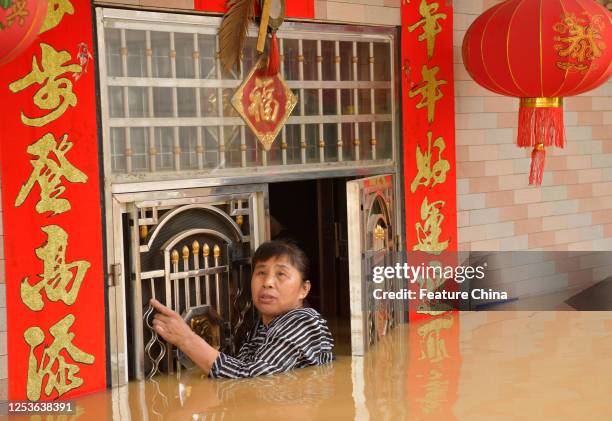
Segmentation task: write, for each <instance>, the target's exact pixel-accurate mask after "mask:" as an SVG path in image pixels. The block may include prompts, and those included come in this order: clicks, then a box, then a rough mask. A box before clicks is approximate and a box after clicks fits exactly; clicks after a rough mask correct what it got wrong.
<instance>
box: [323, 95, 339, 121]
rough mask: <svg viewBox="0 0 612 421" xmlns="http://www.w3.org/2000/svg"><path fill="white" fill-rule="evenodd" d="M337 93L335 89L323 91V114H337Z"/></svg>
mask: <svg viewBox="0 0 612 421" xmlns="http://www.w3.org/2000/svg"><path fill="white" fill-rule="evenodd" d="M337 96H338V95H337V91H336V90H335V89H323V114H324V115H336V114H338V101H337Z"/></svg>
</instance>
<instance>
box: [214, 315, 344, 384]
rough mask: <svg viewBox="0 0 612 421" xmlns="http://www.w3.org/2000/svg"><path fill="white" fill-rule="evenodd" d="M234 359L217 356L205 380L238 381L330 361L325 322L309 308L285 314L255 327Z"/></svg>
mask: <svg viewBox="0 0 612 421" xmlns="http://www.w3.org/2000/svg"><path fill="white" fill-rule="evenodd" d="M249 336H250V338H249V340H248V341H247V342H246V343H245V344H244V345H242V347H241V348H240V352H239V353H238V356H237V357H231V356H229V355H227V354H224V353H221V354H219V357H218V358H217V359H216V360H215V362H214V363H213V365H212V367H211V369H210V372H209V373H208V376H209V377H213V378H219V377H226V378H233V379H236V378H241V377H255V376H261V375H265V374H274V373H282V372H285V371H288V370H291V369H294V368H301V367H308V366H311V365H321V364H327V363H329V362H331V360H332V359H333V354H332V347H333V346H334V340H333V338H332V336H331V333H330V332H329V329H328V328H327V322H326V321H325V319H323V317H321V315H320V314H319V313H318V312H317V311H316V310H315V309H313V308H298V309H294V310H291V311H288V312H287V313H285V314H282V315H280V316H278V317H276V318H275V319H274V320H272V321H271V322H270V323H269V324H268V326H265V325H264V324H263V323H262V322H261V320H260V321H259V322H258V323H257V325H256V326H255V328H254V329H253V331H252V332H251V335H249Z"/></svg>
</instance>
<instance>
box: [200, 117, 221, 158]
mask: <svg viewBox="0 0 612 421" xmlns="http://www.w3.org/2000/svg"><path fill="white" fill-rule="evenodd" d="M202 129H203V133H204V167H206V168H217V167H218V166H219V128H218V127H212V126H211V127H203V128H202Z"/></svg>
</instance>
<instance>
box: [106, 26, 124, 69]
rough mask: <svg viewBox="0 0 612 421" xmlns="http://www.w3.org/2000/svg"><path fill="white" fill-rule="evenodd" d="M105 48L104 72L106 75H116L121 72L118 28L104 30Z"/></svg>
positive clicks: (119, 33)
mask: <svg viewBox="0 0 612 421" xmlns="http://www.w3.org/2000/svg"><path fill="white" fill-rule="evenodd" d="M104 42H105V44H106V45H105V48H106V72H107V74H108V76H111V77H118V76H123V75H122V74H121V32H120V31H119V29H113V28H106V29H105V30H104Z"/></svg>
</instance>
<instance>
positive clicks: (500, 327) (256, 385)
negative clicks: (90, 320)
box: [20, 311, 612, 421]
mask: <svg viewBox="0 0 612 421" xmlns="http://www.w3.org/2000/svg"><path fill="white" fill-rule="evenodd" d="M610 393H612V313H607V312H583V313H581V312H512V311H505V312H489V313H487V312H478V313H473V312H470V313H467V312H466V313H459V314H455V315H446V316H442V317H439V318H437V319H435V320H430V321H424V322H418V323H410V324H407V325H402V326H399V327H398V328H396V329H395V330H394V331H392V332H391V333H390V334H389V335H387V336H386V337H383V338H382V340H381V342H380V343H379V344H378V345H377V346H376V348H375V349H374V350H372V351H371V352H370V353H368V354H367V355H366V356H365V357H351V356H349V355H338V357H337V360H336V361H334V362H333V363H332V364H330V365H328V366H322V367H311V368H306V369H300V370H295V371H293V372H290V373H285V374H282V375H276V376H267V377H260V378H254V379H244V380H210V379H207V378H203V377H202V375H201V373H200V372H190V373H185V371H183V373H182V375H181V376H180V377H178V376H158V377H157V378H156V381H147V382H132V383H130V384H129V385H126V386H124V387H120V388H117V389H114V390H112V391H107V392H104V393H99V394H94V395H90V396H86V397H83V398H80V399H78V400H77V406H78V414H77V416H76V417H71V418H73V419H75V418H80V419H86V420H91V419H113V418H114V419H123V420H161V419H172V420H240V421H250V420H326V421H327V420H352V419H357V420H408V419H410V420H438V419H439V420H444V421H449V420H470V421H471V420H511V419H521V420H523V419H529V420H574V419H580V420H587V419H589V420H604V419H612V400H610V398H609V397H610ZM20 419H23V418H20ZM32 419H34V418H32ZM36 419H40V420H43V419H45V417H42V418H36ZM47 419H49V420H51V419H59V418H58V417H56V418H52V417H48V418H47ZM63 419H69V418H63Z"/></svg>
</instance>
